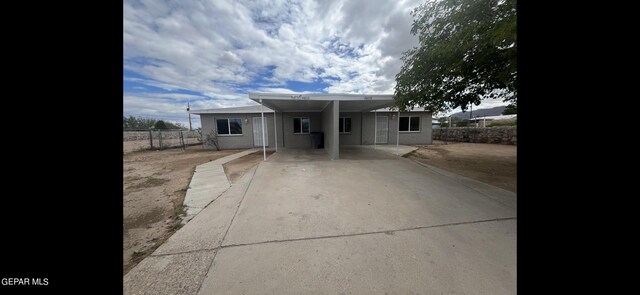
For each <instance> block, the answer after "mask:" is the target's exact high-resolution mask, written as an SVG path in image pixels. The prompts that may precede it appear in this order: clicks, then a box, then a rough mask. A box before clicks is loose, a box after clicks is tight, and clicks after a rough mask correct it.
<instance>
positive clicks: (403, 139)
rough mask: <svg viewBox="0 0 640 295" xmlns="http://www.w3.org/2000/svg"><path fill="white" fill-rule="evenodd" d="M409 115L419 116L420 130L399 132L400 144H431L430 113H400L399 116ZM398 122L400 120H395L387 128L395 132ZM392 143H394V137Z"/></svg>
mask: <svg viewBox="0 0 640 295" xmlns="http://www.w3.org/2000/svg"><path fill="white" fill-rule="evenodd" d="M409 115H410V116H416V115H419V116H420V132H400V144H431V142H432V139H431V134H432V132H433V129H432V126H431V113H424V112H421V113H400V117H404V116H409ZM396 117H397V116H396ZM398 122H400V120H395V121H394V124H393V126H389V129H391V130H393V131H395V132H394V133H397V130H398ZM389 125H392V124H389ZM394 138H395V135H394ZM393 143H396V141H395V139H394V141H393Z"/></svg>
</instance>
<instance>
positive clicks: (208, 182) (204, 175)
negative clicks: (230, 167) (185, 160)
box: [182, 148, 261, 224]
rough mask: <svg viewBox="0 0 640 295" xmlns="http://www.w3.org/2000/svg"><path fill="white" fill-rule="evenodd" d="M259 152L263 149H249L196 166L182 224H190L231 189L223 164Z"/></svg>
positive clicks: (186, 199) (185, 198)
mask: <svg viewBox="0 0 640 295" xmlns="http://www.w3.org/2000/svg"><path fill="white" fill-rule="evenodd" d="M259 150H261V149H258V148H254V149H249V150H246V151H242V152H239V153H235V154H233V155H229V156H226V157H223V158H220V159H217V160H214V161H211V162H209V163H205V164H202V165H198V166H196V171H195V172H194V173H193V177H192V178H191V182H190V183H189V189H188V190H187V195H186V196H185V197H184V202H183V204H184V206H185V211H186V212H187V215H186V216H185V218H183V220H182V223H183V224H185V223H187V222H189V220H191V219H193V217H195V216H196V215H197V214H198V213H200V211H202V209H204V208H205V207H206V206H207V205H209V203H211V202H213V201H214V200H215V199H216V198H218V197H219V196H220V195H221V194H222V193H224V192H225V191H226V190H227V189H229V187H231V183H230V182H229V179H228V178H227V175H226V174H225V173H224V168H223V166H222V165H223V164H225V163H227V162H230V161H233V160H235V159H237V158H240V157H243V156H246V155H248V154H251V153H255V152H257V151H259Z"/></svg>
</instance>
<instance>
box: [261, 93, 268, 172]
mask: <svg viewBox="0 0 640 295" xmlns="http://www.w3.org/2000/svg"><path fill="white" fill-rule="evenodd" d="M260 114H261V115H262V156H263V157H264V161H266V160H267V146H266V142H265V140H264V106H263V105H262V99H261V100H260Z"/></svg>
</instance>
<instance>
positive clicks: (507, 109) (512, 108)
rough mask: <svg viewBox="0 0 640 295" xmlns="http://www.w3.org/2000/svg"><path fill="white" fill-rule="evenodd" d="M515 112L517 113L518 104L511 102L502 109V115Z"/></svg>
mask: <svg viewBox="0 0 640 295" xmlns="http://www.w3.org/2000/svg"><path fill="white" fill-rule="evenodd" d="M517 113H518V106H517V105H516V104H513V103H512V104H510V105H508V106H507V107H505V108H504V111H502V114H503V115H515V114H517Z"/></svg>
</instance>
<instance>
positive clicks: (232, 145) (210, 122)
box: [200, 113, 282, 149]
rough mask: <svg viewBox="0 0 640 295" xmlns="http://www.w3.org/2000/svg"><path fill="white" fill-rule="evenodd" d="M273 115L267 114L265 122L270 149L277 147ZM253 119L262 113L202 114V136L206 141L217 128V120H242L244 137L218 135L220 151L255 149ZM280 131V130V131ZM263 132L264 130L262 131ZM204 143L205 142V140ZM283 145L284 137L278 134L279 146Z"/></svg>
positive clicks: (280, 124) (279, 123)
mask: <svg viewBox="0 0 640 295" xmlns="http://www.w3.org/2000/svg"><path fill="white" fill-rule="evenodd" d="M273 116H274V115H273V113H265V114H264V120H265V122H266V126H267V130H266V131H267V132H266V133H267V134H268V143H269V145H268V147H275V144H276V142H275V130H274V127H273V119H274V118H273ZM253 117H260V113H257V114H202V115H200V122H201V124H202V136H203V139H206V137H207V135H208V134H209V133H210V132H211V130H213V129H214V128H216V119H229V118H240V119H241V120H242V135H218V144H219V145H220V149H242V148H253V147H255V146H254V142H253ZM277 119H278V121H279V122H278V127H281V126H282V122H281V120H280V119H281V118H280V114H278V118H277ZM278 131H280V130H278ZM260 132H262V129H261V130H260ZM203 141H204V140H203ZM281 144H282V136H281V134H280V133H278V146H281ZM205 148H209V149H211V148H214V147H213V146H207V145H206V144H205Z"/></svg>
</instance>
